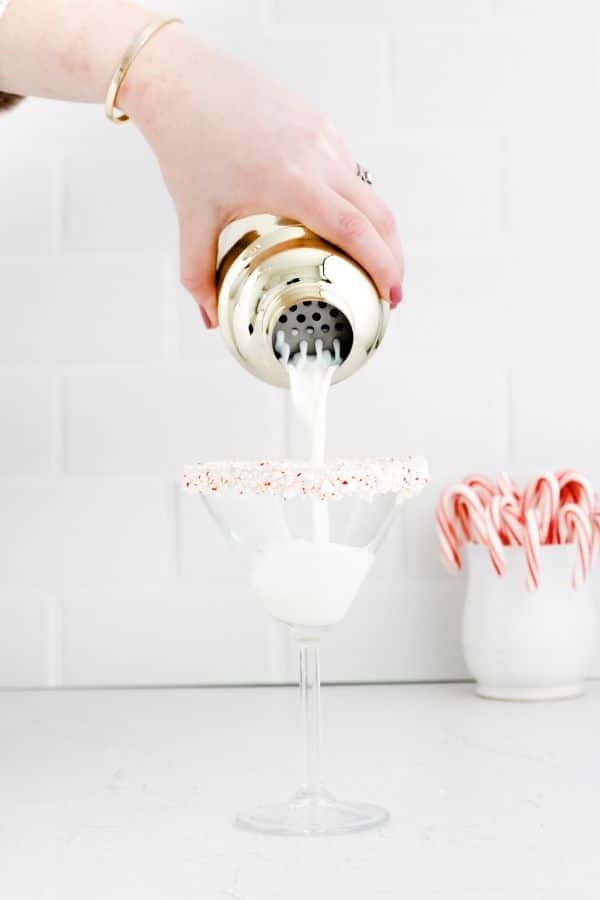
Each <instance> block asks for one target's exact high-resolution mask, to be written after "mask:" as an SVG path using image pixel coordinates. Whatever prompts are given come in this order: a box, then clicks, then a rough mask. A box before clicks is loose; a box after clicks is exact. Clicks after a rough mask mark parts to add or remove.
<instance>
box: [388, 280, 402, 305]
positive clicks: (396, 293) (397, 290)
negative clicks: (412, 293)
mask: <svg viewBox="0 0 600 900" xmlns="http://www.w3.org/2000/svg"><path fill="white" fill-rule="evenodd" d="M401 302H402V285H401V284H393V285H392V286H391V288H390V306H391V308H392V309H395V308H396V307H397V306H398V304H399V303H401Z"/></svg>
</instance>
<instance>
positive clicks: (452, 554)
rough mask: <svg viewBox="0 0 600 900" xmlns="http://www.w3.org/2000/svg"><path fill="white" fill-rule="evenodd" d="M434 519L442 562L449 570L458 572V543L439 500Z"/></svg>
mask: <svg viewBox="0 0 600 900" xmlns="http://www.w3.org/2000/svg"><path fill="white" fill-rule="evenodd" d="M435 518H436V523H437V532H438V537H439V539H440V544H441V545H442V560H443V562H444V564H445V565H446V566H447V567H448V568H449V569H450V570H455V571H459V570H460V568H461V560H460V552H459V548H460V542H459V540H458V538H457V536H456V531H455V530H454V526H453V525H452V522H450V520H449V519H448V517H447V515H446V513H445V512H444V510H443V507H442V502H441V500H440V502H439V503H438V507H437V509H436V513H435Z"/></svg>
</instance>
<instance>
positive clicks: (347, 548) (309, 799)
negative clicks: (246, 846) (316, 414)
mask: <svg viewBox="0 0 600 900" xmlns="http://www.w3.org/2000/svg"><path fill="white" fill-rule="evenodd" d="M428 481H429V474H428V470H427V465H426V463H425V461H424V460H422V459H419V458H408V459H406V460H399V459H396V458H393V457H390V458H384V459H364V460H337V461H335V462H332V463H327V464H323V465H314V464H313V463H309V462H297V461H291V460H285V461H283V462H279V463H275V462H256V463H244V462H219V463H208V464H199V465H193V466H187V467H186V469H185V472H184V489H185V490H186V491H187V492H190V493H197V494H199V495H200V496H201V498H202V500H203V501H204V502H205V503H206V506H207V508H208V510H209V512H210V514H211V516H212V518H213V520H214V521H215V523H216V524H217V526H218V527H219V528H220V529H221V530H222V531H223V532H224V533H225V534H226V536H227V537H228V539H230V540H231V541H232V542H233V544H235V545H236V547H237V548H238V550H239V552H241V553H242V554H244V556H245V559H246V564H247V566H248V571H249V579H250V583H251V584H252V587H253V588H254V590H255V592H256V593H257V595H258V596H259V598H260V599H261V600H262V602H263V604H264V606H265V609H266V610H267V612H268V613H269V614H270V615H272V616H273V617H274V618H275V619H278V620H279V621H281V622H284V623H285V624H286V625H287V626H289V628H290V629H291V631H292V634H293V636H294V638H295V640H296V643H297V647H298V653H299V662H300V692H301V703H302V714H303V722H304V742H305V760H306V765H305V775H304V782H303V784H302V786H301V788H300V790H299V791H297V793H296V794H294V795H293V796H292V797H291V798H290V799H289V800H287V801H285V802H283V803H277V804H273V805H264V806H259V807H257V808H255V809H252V810H249V811H247V812H244V813H242V814H240V815H239V816H238V818H237V822H238V824H240V825H242V826H244V827H246V828H250V829H253V830H256V831H261V832H269V833H276V834H342V833H346V832H352V831H360V830H363V829H366V828H372V827H374V826H376V825H380V824H382V823H383V822H385V821H386V820H387V818H388V813H387V811H386V810H385V809H383V808H381V807H378V806H373V805H371V804H364V803H343V802H340V801H338V800H336V799H334V798H333V797H332V796H331V794H329V792H328V791H326V790H325V788H324V787H323V785H322V783H321V774H320V745H321V708H320V680H319V646H320V638H321V635H322V633H323V631H324V630H326V629H329V628H331V627H332V626H333V625H335V624H336V623H338V622H339V621H341V620H342V619H343V618H344V616H345V615H346V613H347V612H348V609H349V608H350V606H351V604H352V601H353V600H354V598H355V597H356V595H357V593H358V591H359V589H360V587H361V585H362V583H363V581H364V579H365V577H366V575H367V573H368V572H369V570H370V568H371V565H372V563H373V560H374V557H375V553H376V552H377V550H378V548H379V546H380V545H381V543H382V541H383V539H384V538H385V536H386V534H387V532H388V530H389V528H390V526H391V524H392V522H393V519H394V516H395V514H396V511H397V510H398V508H399V506H400V505H401V503H402V502H403V501H405V500H407V499H409V498H410V497H414V496H416V495H417V494H419V493H420V492H421V490H422V489H423V487H424V486H425V485H426V484H427V483H428Z"/></svg>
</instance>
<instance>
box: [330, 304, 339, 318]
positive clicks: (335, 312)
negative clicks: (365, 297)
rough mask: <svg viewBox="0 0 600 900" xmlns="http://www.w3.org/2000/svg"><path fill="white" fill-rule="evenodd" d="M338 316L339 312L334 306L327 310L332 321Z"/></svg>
mask: <svg viewBox="0 0 600 900" xmlns="http://www.w3.org/2000/svg"><path fill="white" fill-rule="evenodd" d="M339 314H340V311H339V309H336V308H335V306H334V307H333V308H332V309H330V310H329V315H330V316H331V318H332V319H337V317H338V316H339Z"/></svg>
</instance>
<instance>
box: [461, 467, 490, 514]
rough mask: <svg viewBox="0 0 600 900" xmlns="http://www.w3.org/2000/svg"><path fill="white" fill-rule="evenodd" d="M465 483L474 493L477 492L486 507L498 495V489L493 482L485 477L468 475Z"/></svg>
mask: <svg viewBox="0 0 600 900" xmlns="http://www.w3.org/2000/svg"><path fill="white" fill-rule="evenodd" d="M464 483H465V484H466V485H467V487H470V488H471V489H472V490H473V491H475V493H476V494H477V496H478V497H479V499H480V500H481V503H482V505H483V506H484V507H485V506H487V504H488V503H489V502H490V500H491V499H492V497H493V496H494V494H495V493H496V489H495V487H494V485H493V484H492V482H491V481H490V480H489V478H485V477H484V476H483V475H478V474H473V475H467V477H466V478H465V480H464Z"/></svg>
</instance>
